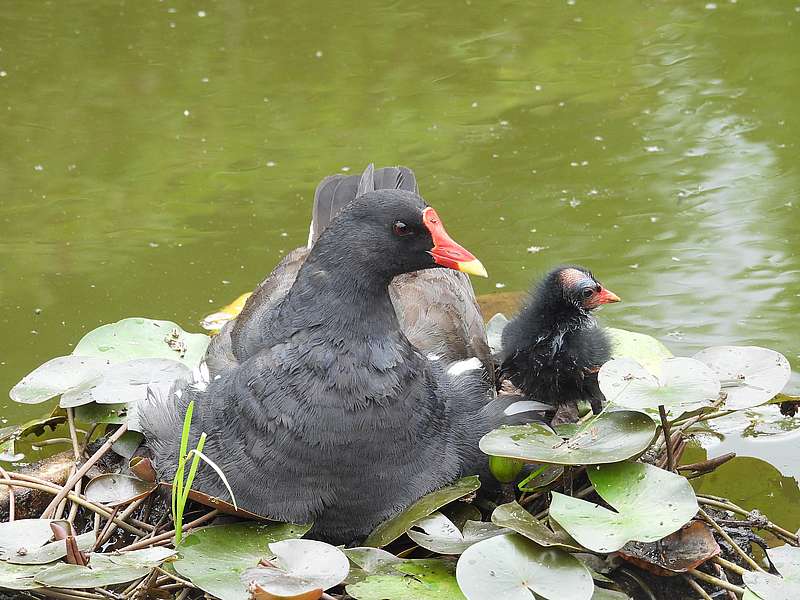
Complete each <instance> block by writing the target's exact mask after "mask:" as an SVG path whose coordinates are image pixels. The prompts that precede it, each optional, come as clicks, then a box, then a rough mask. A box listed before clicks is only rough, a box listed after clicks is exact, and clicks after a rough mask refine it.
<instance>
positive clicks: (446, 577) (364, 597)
mask: <svg viewBox="0 0 800 600" xmlns="http://www.w3.org/2000/svg"><path fill="white" fill-rule="evenodd" d="M454 571H455V563H454V562H453V561H449V560H436V559H426V560H404V561H401V562H400V564H397V565H393V566H392V570H391V571H390V572H387V573H382V574H379V575H370V576H369V577H367V578H366V579H364V580H363V581H361V582H359V583H355V584H352V585H348V586H347V588H346V589H347V593H348V594H349V595H350V596H352V597H353V598H355V599H356V600H465V598H464V595H463V594H462V593H461V590H460V589H459V588H458V582H457V581H456V578H455V575H454Z"/></svg>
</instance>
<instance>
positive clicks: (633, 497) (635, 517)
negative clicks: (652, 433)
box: [550, 462, 698, 552]
mask: <svg viewBox="0 0 800 600" xmlns="http://www.w3.org/2000/svg"><path fill="white" fill-rule="evenodd" d="M587 473H588V475H589V479H590V481H591V482H592V485H593V486H594V488H595V490H596V491H597V493H598V494H600V496H601V497H602V498H603V499H604V500H605V501H606V502H608V503H609V504H610V505H611V506H612V507H613V508H614V509H616V511H617V512H614V511H611V510H608V509H607V508H605V507H603V506H599V505H597V504H594V503H593V502H586V501H585V500H580V499H578V498H573V497H571V496H565V495H564V494H559V493H557V492H553V499H552V502H551V504H550V517H551V518H552V519H555V521H557V522H558V524H559V525H561V527H563V528H564V529H565V530H566V531H567V532H568V533H569V534H570V535H571V536H572V537H573V538H575V540H577V541H578V543H580V544H581V545H583V546H585V547H586V548H589V549H590V550H594V551H596V552H615V551H617V550H619V549H620V548H622V547H623V546H624V545H625V544H626V543H627V542H629V541H638V542H655V541H657V540H660V539H661V538H663V537H664V536H667V535H669V534H671V533H674V532H675V531H677V530H678V529H680V528H681V527H682V526H683V525H685V524H686V523H688V522H689V521H690V520H691V519H692V517H694V516H695V514H697V510H698V506H697V498H696V497H695V495H694V490H693V489H692V486H691V485H689V482H688V481H687V479H686V478H685V477H681V476H680V475H675V474H674V473H670V472H668V471H664V470H663V469H659V468H657V467H653V466H651V465H646V464H642V463H632V462H621V463H616V464H611V465H601V466H596V467H593V468H588V469H587Z"/></svg>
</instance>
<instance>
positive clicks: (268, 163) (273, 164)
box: [267, 160, 275, 167]
mask: <svg viewBox="0 0 800 600" xmlns="http://www.w3.org/2000/svg"><path fill="white" fill-rule="evenodd" d="M267 166H268V167H274V166H275V161H274V160H268V161H267Z"/></svg>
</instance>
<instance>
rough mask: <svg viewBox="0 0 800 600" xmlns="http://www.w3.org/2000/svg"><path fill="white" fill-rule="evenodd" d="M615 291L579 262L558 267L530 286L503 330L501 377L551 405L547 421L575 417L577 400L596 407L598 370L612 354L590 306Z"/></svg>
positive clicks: (614, 299) (603, 301) (608, 298)
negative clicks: (525, 298)
mask: <svg viewBox="0 0 800 600" xmlns="http://www.w3.org/2000/svg"><path fill="white" fill-rule="evenodd" d="M610 302H619V296H617V295H616V294H615V293H613V292H611V291H609V290H607V289H606V288H604V287H603V286H602V285H601V284H600V283H599V282H598V281H597V279H595V277H594V275H592V273H591V272H590V271H589V270H587V269H585V268H584V267H578V266H562V267H558V268H556V269H554V270H553V271H551V272H550V273H549V274H548V275H547V276H546V277H545V278H544V279H543V280H542V281H541V282H540V283H539V284H538V285H537V286H534V288H532V290H531V292H530V295H529V299H528V301H527V302H526V303H525V305H524V306H523V307H522V309H521V310H520V312H519V314H517V315H516V317H514V318H513V319H512V320H511V321H510V322H509V323H508V325H506V327H505V329H504V330H503V337H502V350H501V352H500V357H499V358H500V369H499V370H500V379H502V380H509V381H511V383H512V384H514V385H515V386H516V387H517V388H519V390H520V391H522V392H523V394H525V395H526V396H527V397H529V398H530V399H531V400H539V401H540V402H544V403H545V404H549V405H551V406H554V407H555V408H556V413H555V416H554V417H553V420H552V424H553V425H559V424H561V423H570V422H575V421H577V419H578V411H577V403H578V400H581V399H584V400H588V401H589V402H590V403H591V405H592V410H593V411H594V412H595V413H597V412H599V411H600V408H601V404H602V401H603V393H602V392H601V391H600V388H599V386H598V384H597V371H598V370H599V369H600V367H601V366H602V365H603V363H604V362H606V361H607V360H609V359H610V358H611V343H610V341H609V339H608V336H607V335H606V333H605V332H604V331H603V330H602V329H601V328H600V327H598V325H597V322H596V321H595V319H594V317H593V316H592V315H591V311H593V310H594V309H596V308H597V307H599V306H601V305H603V304H608V303H610Z"/></svg>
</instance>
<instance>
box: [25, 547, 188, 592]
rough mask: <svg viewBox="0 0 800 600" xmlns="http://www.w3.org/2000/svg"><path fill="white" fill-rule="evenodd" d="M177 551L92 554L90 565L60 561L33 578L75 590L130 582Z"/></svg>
mask: <svg viewBox="0 0 800 600" xmlns="http://www.w3.org/2000/svg"><path fill="white" fill-rule="evenodd" d="M174 554H175V551H174V550H170V549H169V548H160V547H155V548H144V549H142V550H132V551H130V552H123V553H120V554H99V553H92V554H90V555H89V565H90V566H88V567H82V566H79V565H70V564H66V563H59V564H57V565H55V566H52V567H49V568H48V569H45V570H44V571H42V572H40V573H39V574H37V575H36V576H35V577H34V581H36V583H38V584H41V585H44V586H47V587H63V588H76V589H83V588H92V587H102V586H105V585H116V584H119V583H128V582H130V581H133V580H134V579H138V578H140V577H144V576H145V575H147V574H148V573H149V572H150V570H151V569H152V568H153V567H156V566H159V565H161V563H163V562H164V561H165V560H166V559H168V558H170V557H171V556H173V555H174Z"/></svg>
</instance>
